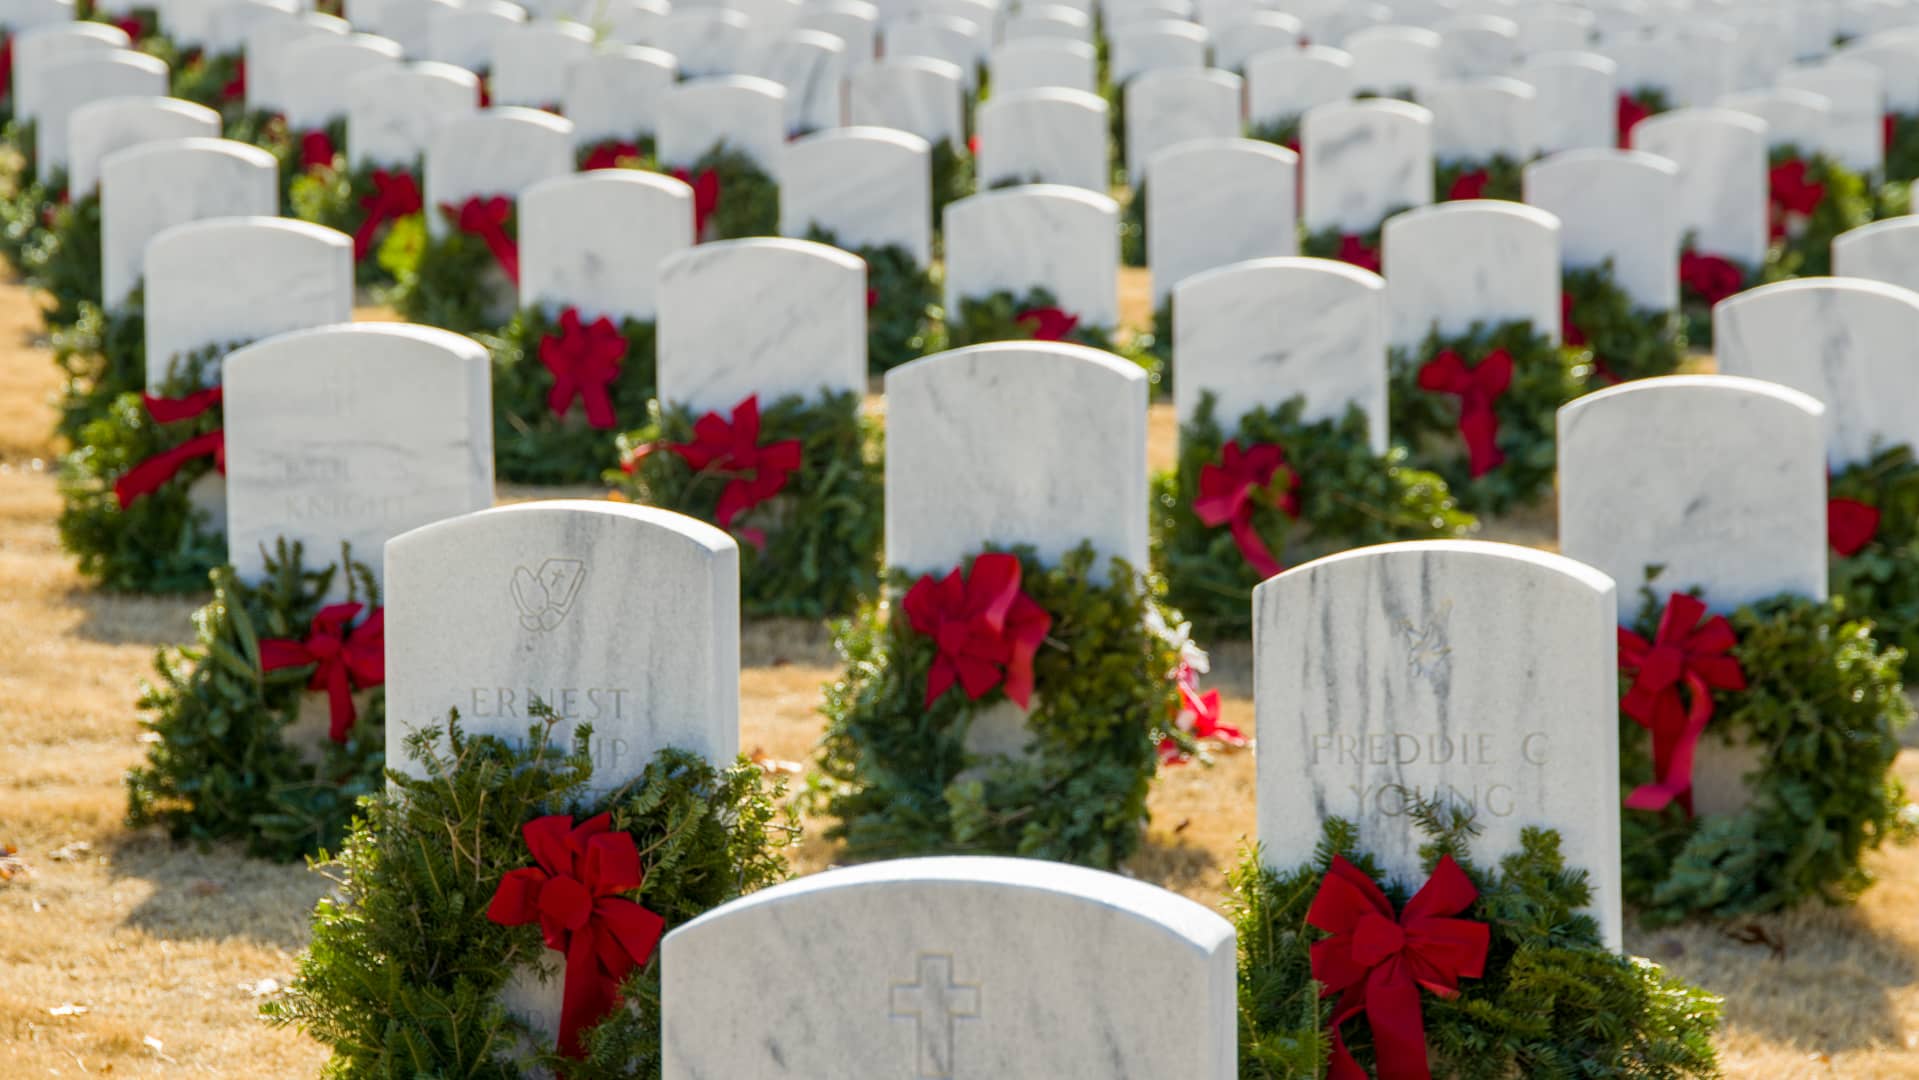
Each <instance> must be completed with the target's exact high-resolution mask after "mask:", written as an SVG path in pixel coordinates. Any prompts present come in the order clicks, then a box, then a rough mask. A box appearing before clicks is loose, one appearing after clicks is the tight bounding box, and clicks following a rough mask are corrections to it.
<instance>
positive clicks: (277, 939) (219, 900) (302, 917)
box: [107, 829, 333, 952]
mask: <svg viewBox="0 0 1919 1080" xmlns="http://www.w3.org/2000/svg"><path fill="white" fill-rule="evenodd" d="M107 855H108V864H109V866H110V868H111V873H112V875H113V877H114V879H115V880H116V881H119V880H121V879H136V880H140V881H145V882H147V883H148V884H150V885H151V886H152V887H153V893H152V895H150V896H148V897H147V898H146V899H145V900H143V901H141V902H140V903H139V905H138V906H136V907H135V908H134V909H133V910H132V911H131V912H130V913H129V914H128V915H127V917H126V919H125V920H123V925H124V926H125V927H126V928H128V929H131V930H138V931H141V932H143V933H146V934H151V935H152V936H154V937H157V938H163V939H166V940H169V941H226V940H231V939H236V938H237V939H244V940H247V941H252V942H257V943H260V944H264V945H271V946H275V947H278V948H281V949H285V950H287V951H289V952H293V951H296V950H298V949H301V948H304V947H305V945H306V943H307V937H308V919H309V916H310V915H311V914H312V912H313V905H314V904H315V903H317V902H318V901H319V900H320V898H321V897H323V896H325V895H326V894H327V893H328V891H329V890H331V889H332V887H333V886H332V882H330V881H328V880H327V879H326V878H324V877H322V876H321V875H319V874H317V873H315V872H313V871H311V870H309V869H307V867H306V866H305V865H304V864H302V863H291V864H280V863H271V862H266V861H264V860H261V859H251V858H248V857H247V856H246V855H245V854H243V853H242V851H241V849H240V848H239V847H238V846H237V845H219V846H216V847H212V848H209V849H206V850H201V849H200V848H197V847H194V846H192V845H190V844H174V843H173V842H172V841H170V840H168V839H167V838H166V836H165V835H163V834H162V833H160V832H159V831H158V830H154V829H146V830H142V831H140V832H137V833H132V834H127V835H125V836H123V837H122V838H120V839H118V840H116V841H113V842H110V843H109V845H108V850H107Z"/></svg>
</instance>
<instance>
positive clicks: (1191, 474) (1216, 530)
mask: <svg viewBox="0 0 1919 1080" xmlns="http://www.w3.org/2000/svg"><path fill="white" fill-rule="evenodd" d="M1216 407H1217V402H1216V400H1215V398H1214V396H1213V394H1212V393H1211V392H1210V391H1208V392H1207V393H1206V394H1205V395H1204V396H1203V397H1202V398H1201V399H1200V404H1199V408H1198V410H1197V411H1196V412H1195V413H1194V414H1193V418H1192V419H1191V420H1190V421H1188V422H1187V423H1186V424H1184V425H1182V426H1181V427H1180V432H1179V465H1178V467H1177V468H1176V469H1174V470H1171V471H1168V472H1163V473H1160V474H1158V475H1156V476H1155V477H1154V478H1153V564H1154V566H1155V567H1156V568H1157V569H1158V570H1159V572H1160V573H1161V574H1162V575H1163V576H1164V577H1165V579H1166V581H1167V594H1166V598H1167V601H1168V602H1169V603H1171V604H1172V605H1173V606H1174V607H1177V608H1178V609H1179V610H1180V611H1181V612H1183V613H1184V614H1185V615H1186V616H1187V617H1188V618H1191V619H1192V620H1193V622H1194V625H1195V626H1197V627H1199V628H1200V630H1201V632H1202V633H1206V634H1231V635H1233V636H1235V637H1245V636H1246V635H1247V634H1248V633H1249V632H1250V630H1251V628H1252V595H1253V586H1255V585H1258V584H1259V583H1260V582H1261V581H1263V580H1264V577H1263V576H1262V575H1261V574H1260V572H1259V571H1258V570H1256V569H1255V568H1254V567H1253V566H1252V564H1251V563H1249V562H1248V561H1247V559H1246V557H1245V556H1244V555H1243V554H1242V553H1241V551H1240V549H1239V547H1238V545H1237V543H1236V542H1235V538H1234V536H1233V534H1232V531H1231V530H1230V529H1228V528H1227V527H1225V526H1224V525H1217V526H1215V525H1208V524H1206V523H1205V522H1204V521H1202V520H1200V518H1199V516H1198V515H1197V514H1196V513H1195V512H1194V510H1193V502H1194V499H1195V497H1196V496H1197V495H1198V494H1199V493H1200V491H1201V490H1202V487H1201V484H1200V475H1201V472H1202V470H1205V469H1207V468H1208V467H1209V466H1216V465H1217V464H1218V462H1219V461H1220V458H1221V450H1222V448H1223V447H1224V446H1225V445H1226V443H1227V441H1228V437H1227V435H1226V433H1225V432H1224V431H1223V430H1221V428H1220V425H1219V422H1218V421H1217V420H1216V419H1215V418H1214V410H1215V408H1216ZM1305 408H1306V399H1305V398H1304V397H1301V396H1298V395H1295V396H1294V397H1292V398H1290V399H1289V400H1287V401H1286V402H1285V403H1284V404H1282V405H1280V406H1279V408H1277V409H1268V408H1265V407H1261V408H1258V409H1255V410H1253V411H1252V412H1250V413H1247V414H1246V416H1245V417H1244V418H1242V419H1241V420H1240V422H1239V426H1238V427H1237V428H1236V429H1235V430H1234V431H1233V433H1232V436H1231V438H1232V440H1233V441H1234V442H1236V443H1237V444H1238V445H1239V446H1240V447H1241V448H1251V447H1255V446H1261V445H1267V444H1270V445H1274V446H1278V447H1279V448H1280V449H1281V451H1282V452H1283V453H1284V455H1285V462H1284V464H1282V465H1281V466H1280V470H1279V471H1280V472H1282V473H1284V474H1285V476H1283V477H1282V476H1280V475H1279V474H1278V473H1275V475H1274V480H1273V483H1272V484H1271V485H1269V490H1272V489H1277V490H1280V491H1284V490H1285V489H1286V487H1287V486H1289V484H1290V483H1297V484H1298V488H1297V491H1296V492H1295V493H1294V495H1295V497H1296V499H1297V502H1298V511H1299V514H1298V517H1297V518H1294V517H1293V516H1291V515H1289V514H1287V513H1286V512H1285V511H1284V510H1283V509H1281V507H1280V506H1279V505H1277V501H1276V500H1274V499H1272V498H1269V497H1262V498H1256V499H1254V500H1253V501H1252V502H1251V503H1250V504H1249V505H1251V506H1252V511H1251V513H1252V517H1251V524H1252V528H1253V530H1254V531H1255V532H1256V533H1257V534H1258V535H1259V536H1260V538H1261V539H1262V540H1263V541H1264V542H1265V543H1266V544H1267V546H1268V548H1269V550H1270V552H1271V554H1272V556H1273V557H1274V558H1275V559H1276V560H1277V561H1278V562H1279V563H1280V564H1281V565H1282V566H1291V565H1297V564H1299V563H1302V562H1306V561H1308V560H1310V559H1315V558H1318V557H1319V556H1321V555H1326V554H1331V553H1332V552H1335V551H1344V550H1346V549H1348V548H1356V547H1365V546H1367V545H1369V544H1383V543H1386V542H1388V541H1393V540H1429V539H1443V538H1449V537H1460V536H1465V535H1467V534H1468V533H1469V532H1471V531H1472V530H1473V529H1474V528H1475V527H1476V526H1477V525H1478V522H1477V521H1476V520H1475V519H1474V518H1473V516H1472V515H1471V514H1468V513H1466V512H1464V511H1462V510H1460V509H1459V508H1458V507H1457V506H1456V505H1454V503H1453V498H1452V494H1451V492H1449V491H1448V490H1447V488H1446V481H1444V480H1442V479H1440V478H1439V477H1438V476H1437V475H1435V474H1433V473H1430V472H1422V471H1420V470H1418V469H1414V468H1412V467H1411V466H1409V465H1408V464H1407V463H1406V451H1405V449H1404V448H1403V447H1397V446H1395V447H1393V448H1392V449H1390V450H1388V451H1387V452H1386V454H1385V455H1384V456H1380V455H1378V454H1375V453H1373V450H1372V445H1371V440H1370V438H1369V437H1368V424H1367V422H1366V414H1365V412H1364V411H1363V410H1361V409H1360V408H1359V406H1357V405H1354V406H1351V407H1349V408H1348V409H1347V410H1346V415H1345V416H1344V417H1342V418H1340V419H1339V420H1331V419H1323V420H1315V421H1311V422H1308V421H1306V420H1304V419H1302V414H1303V413H1304V412H1305Z"/></svg>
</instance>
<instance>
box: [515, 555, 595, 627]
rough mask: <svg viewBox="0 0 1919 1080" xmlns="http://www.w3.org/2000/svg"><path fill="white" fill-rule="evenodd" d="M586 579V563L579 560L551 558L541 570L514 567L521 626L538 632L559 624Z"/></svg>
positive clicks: (516, 599) (516, 598) (563, 619)
mask: <svg viewBox="0 0 1919 1080" xmlns="http://www.w3.org/2000/svg"><path fill="white" fill-rule="evenodd" d="M585 581H586V564H585V563H583V562H581V561H580V560H578V559H548V560H546V561H545V562H543V563H541V564H540V569H539V570H538V572H535V571H532V570H528V569H527V568H526V567H524V566H516V567H514V568H513V602H514V603H515V604H517V605H519V608H520V625H521V626H524V627H525V628H527V629H528V630H532V631H535V632H543V631H547V630H551V629H553V628H554V627H556V626H558V625H560V623H562V622H564V621H565V620H566V614H567V612H569V611H571V610H573V600H574V598H575V597H577V596H579V594H580V586H581V585H582V584H583V583H585Z"/></svg>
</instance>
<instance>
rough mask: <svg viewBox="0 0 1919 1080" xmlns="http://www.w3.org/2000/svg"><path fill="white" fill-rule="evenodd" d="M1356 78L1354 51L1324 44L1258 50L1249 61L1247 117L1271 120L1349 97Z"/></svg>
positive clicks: (1293, 115)
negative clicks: (1269, 50)
mask: <svg viewBox="0 0 1919 1080" xmlns="http://www.w3.org/2000/svg"><path fill="white" fill-rule="evenodd" d="M1355 78H1356V77H1355V75H1354V74H1353V58H1352V55H1351V54H1350V53H1345V52H1341V51H1340V50H1338V49H1329V48H1327V47H1326V46H1324V45H1312V46H1309V47H1307V48H1304V49H1298V50H1293V49H1279V50H1277V51H1272V52H1262V53H1256V54H1254V55H1253V56H1251V57H1249V58H1248V59H1247V61H1246V113H1247V119H1249V120H1250V121H1251V122H1252V123H1254V124H1268V123H1273V122H1276V121H1279V120H1284V119H1286V118H1288V117H1293V118H1297V117H1299V116H1302V115H1304V114H1305V112H1306V111H1307V110H1308V109H1313V108H1316V107H1318V106H1320V105H1325V104H1328V103H1331V102H1335V101H1346V100H1349V99H1350V98H1351V97H1352V96H1353V90H1354V89H1355V88H1356V86H1357V83H1356V81H1355Z"/></svg>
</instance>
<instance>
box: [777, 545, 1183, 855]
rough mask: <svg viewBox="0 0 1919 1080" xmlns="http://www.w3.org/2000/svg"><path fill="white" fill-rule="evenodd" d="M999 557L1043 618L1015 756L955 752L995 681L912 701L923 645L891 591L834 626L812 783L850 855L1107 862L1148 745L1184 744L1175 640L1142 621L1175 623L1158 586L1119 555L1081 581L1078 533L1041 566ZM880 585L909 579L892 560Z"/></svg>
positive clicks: (924, 656) (1124, 827) (1151, 753)
mask: <svg viewBox="0 0 1919 1080" xmlns="http://www.w3.org/2000/svg"><path fill="white" fill-rule="evenodd" d="M1013 554H1015V555H1017V556H1018V558H1019V561H1020V565H1021V568H1022V573H1021V583H1020V588H1021V591H1023V592H1024V593H1025V594H1026V595H1027V596H1029V597H1031V598H1032V599H1033V600H1034V601H1035V602H1037V603H1038V605H1039V606H1040V607H1041V608H1044V609H1045V611H1046V613H1047V614H1048V615H1049V616H1051V618H1052V626H1051V628H1050V630H1049V631H1048V633H1047V635H1046V640H1045V643H1044V644H1043V645H1042V646H1041V648H1040V649H1039V652H1038V654H1037V656H1036V657H1035V658H1034V661H1033V673H1034V693H1033V698H1032V712H1031V714H1030V715H1029V716H1028V718H1027V720H1026V728H1025V730H1026V731H1027V732H1028V733H1029V735H1030V737H1031V741H1030V742H1029V743H1028V744H1027V747H1026V752H1025V753H1024V754H1022V755H1017V756H996V755H987V756H979V755H974V754H971V753H969V752H968V751H967V749H966V735H967V730H968V729H969V728H970V727H971V725H972V723H973V721H974V720H975V718H977V717H978V716H979V715H980V714H981V713H982V712H984V711H986V710H987V709H989V708H992V707H994V706H996V705H1000V704H1002V703H1006V702H1008V701H1009V699H1008V698H1007V697H1006V693H1005V688H1004V687H1003V686H998V687H994V688H993V689H991V690H988V691H986V692H985V694H984V695H983V696H982V697H980V698H979V699H978V700H971V699H969V698H968V697H967V696H966V695H965V694H964V693H962V692H960V689H959V688H958V687H954V688H952V689H949V690H948V691H946V692H945V693H942V694H941V695H940V696H939V697H938V698H936V699H935V700H934V701H933V702H932V703H931V704H930V705H928V704H926V702H925V695H926V691H927V678H928V674H929V672H930V670H931V668H932V666H933V662H934V660H935V658H936V656H937V654H938V646H937V644H936V643H935V642H934V641H933V640H932V639H931V638H929V637H927V636H926V635H923V634H919V633H916V632H915V631H914V630H913V629H912V627H911V625H910V624H909V622H908V620H907V617H906V615H905V613H904V608H903V607H902V605H901V603H900V602H899V601H897V600H895V601H894V602H893V603H892V604H891V605H890V607H891V613H890V616H889V614H888V606H889V605H886V604H868V605H866V606H865V607H863V608H862V609H861V610H860V612H859V613H858V615H856V616H855V617H854V618H853V619H852V620H851V621H849V622H848V623H846V624H844V625H842V626H841V627H840V634H839V640H838V642H837V647H838V649H839V651H840V655H842V656H843V657H845V658H846V665H847V666H846V674H845V676H844V677H843V678H841V679H840V680H839V681H837V682H834V683H832V684H830V685H828V686H827V687H826V701H825V705H824V708H823V709H822V711H823V712H824V713H825V714H826V718H827V728H826V734H825V736H824V738H823V739H822V741H821V746H822V750H821V756H820V760H819V767H820V770H821V773H822V774H823V777H822V778H820V779H818V780H816V781H815V787H816V790H817V793H818V796H819V798H820V800H821V803H822V805H821V808H822V809H823V810H824V811H825V812H826V813H828V814H830V815H832V816H833V817H835V818H837V819H838V823H837V824H836V825H834V826H833V827H832V829H831V830H830V831H829V833H828V835H829V836H832V837H836V838H840V839H844V840H845V841H846V847H847V852H848V854H849V855H851V856H852V857H854V858H860V859H870V858H888V857H893V856H898V855H907V854H914V853H926V852H971V853H1001V854H1008V855H1021V856H1026V857H1029V858H1040V859H1054V860H1058V861H1062V862H1074V863H1081V864H1084V865H1088V866H1099V867H1112V866H1115V865H1118V864H1119V863H1120V862H1121V861H1122V860H1124V859H1125V858H1126V857H1127V856H1128V855H1130V854H1131V853H1132V852H1134V851H1135V850H1137V849H1138V847H1139V844H1140V841H1141V839H1142V837H1143V836H1144V832H1145V824H1146V818H1147V812H1146V795H1147V790H1148V789H1149V788H1150V787H1151V786H1152V780H1153V774H1154V771H1155V769H1156V768H1157V765H1158V750H1157V749H1156V747H1157V746H1158V744H1159V741H1160V740H1161V739H1162V738H1168V737H1171V738H1174V739H1176V740H1180V741H1182V743H1184V742H1186V741H1189V740H1187V737H1186V736H1185V733H1183V732H1180V731H1179V730H1178V729H1177V728H1176V727H1175V726H1174V724H1173V723H1172V721H1173V718H1174V716H1175V715H1176V713H1177V710H1178V705H1177V701H1178V692H1177V689H1176V687H1175V684H1174V681H1173V680H1174V675H1175V672H1176V669H1177V668H1178V666H1179V664H1180V656H1179V651H1178V648H1177V647H1176V646H1175V645H1174V644H1172V643H1170V642H1169V641H1168V640H1167V639H1166V638H1164V637H1163V636H1161V635H1159V634H1156V633H1155V632H1154V631H1153V630H1152V629H1150V628H1149V625H1148V620H1149V613H1154V612H1157V613H1160V615H1161V617H1162V618H1163V620H1164V625H1168V626H1176V625H1178V624H1179V622H1180V618H1179V616H1178V615H1177V613H1173V612H1169V611H1167V610H1166V609H1165V608H1164V607H1163V606H1162V604H1161V601H1160V599H1159V594H1160V592H1161V586H1160V584H1159V583H1158V582H1157V581H1155V580H1153V579H1150V578H1148V577H1147V576H1145V575H1144V574H1142V573H1141V572H1140V571H1138V570H1135V569H1134V568H1133V567H1131V566H1129V565H1127V564H1126V562H1125V561H1124V560H1122V559H1112V560H1110V561H1109V562H1108V563H1107V565H1106V567H1105V574H1104V578H1105V579H1104V580H1103V581H1101V580H1096V578H1095V575H1096V574H1097V573H1098V572H1099V569H1100V567H1099V562H1100V560H1099V557H1098V556H1097V555H1095V554H1094V552H1093V549H1092V546H1091V545H1090V544H1083V545H1081V546H1080V547H1078V548H1076V549H1075V550H1073V551H1070V552H1068V553H1067V554H1066V555H1065V556H1064V557H1063V558H1062V559H1061V560H1060V561H1059V564H1058V565H1056V566H1051V567H1048V566H1045V565H1042V564H1041V563H1040V562H1039V561H1038V559H1037V558H1036V557H1035V556H1034V554H1033V552H1032V551H1031V550H1030V549H1015V550H1014V552H1013ZM974 561H975V560H974V559H968V560H967V561H966V567H967V569H968V572H969V573H970V572H971V568H972V565H973V562H974ZM889 584H890V586H891V587H892V590H894V591H897V593H899V594H903V593H904V591H905V590H906V589H907V587H908V586H910V585H911V584H912V582H911V581H910V580H909V579H908V577H907V575H905V574H904V573H902V572H899V571H897V570H896V571H894V572H893V573H892V574H891V578H890V582H889ZM1188 749H1191V747H1190V746H1189V747H1188Z"/></svg>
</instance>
